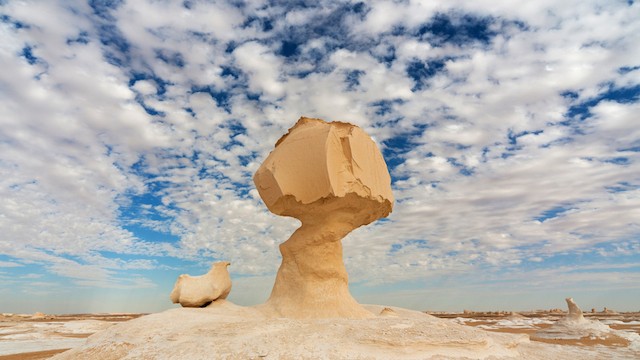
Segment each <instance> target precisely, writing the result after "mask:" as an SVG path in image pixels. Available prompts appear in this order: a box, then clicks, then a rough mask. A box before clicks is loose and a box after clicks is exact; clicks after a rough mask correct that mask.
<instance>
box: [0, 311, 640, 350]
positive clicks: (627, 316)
mask: <svg viewBox="0 0 640 360" xmlns="http://www.w3.org/2000/svg"><path fill="white" fill-rule="evenodd" d="M429 314H430V315H433V316H436V317H439V318H443V319H448V320H449V321H452V322H455V323H458V324H463V325H467V326H472V327H475V328H479V329H483V330H486V331H492V332H502V333H513V334H527V335H529V337H530V338H531V340H532V341H539V342H544V343H551V344H558V345H562V346H577V347H599V348H602V347H606V348H611V349H612V350H614V349H620V348H627V347H629V346H631V345H634V344H630V341H629V340H628V339H626V338H624V337H620V336H615V335H611V336H608V337H604V338H581V339H545V338H542V337H538V336H536V332H538V331H539V330H541V329H545V328H548V327H550V326H552V325H553V324H554V323H556V322H557V321H558V320H560V319H562V318H563V317H564V316H565V315H566V314H565V313H563V312H549V311H535V312H521V313H517V314H514V313H507V312H469V311H466V312H464V313H444V312H429ZM143 315H144V314H71V315H42V314H35V315H33V314H1V315H0V360H37V359H47V358H49V357H52V356H54V355H56V354H59V353H61V352H63V351H66V350H68V349H71V348H74V347H78V346H80V345H82V344H83V343H84V342H85V339H86V338H87V337H89V336H90V335H92V334H94V333H96V332H99V331H102V330H104V329H107V328H108V327H110V326H112V325H114V324H117V323H119V322H123V321H128V320H131V319H135V318H138V317H140V316H143ZM585 317H586V318H588V319H597V320H599V321H600V322H602V323H603V324H606V325H608V326H609V327H611V328H612V329H616V330H622V331H626V332H635V333H637V334H640V313H593V314H592V313H585Z"/></svg>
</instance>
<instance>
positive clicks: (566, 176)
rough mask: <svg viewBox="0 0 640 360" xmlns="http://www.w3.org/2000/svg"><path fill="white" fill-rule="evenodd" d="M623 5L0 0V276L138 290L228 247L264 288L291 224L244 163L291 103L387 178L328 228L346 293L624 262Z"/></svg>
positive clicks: (628, 117)
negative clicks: (345, 221) (33, 275)
mask: <svg viewBox="0 0 640 360" xmlns="http://www.w3.org/2000/svg"><path fill="white" fill-rule="evenodd" d="M637 8H638V4H636V3H627V2H617V3H611V2H601V1H565V2H562V3H558V2H553V1H539V2H532V3H527V4H513V3H511V2H497V3H495V4H494V5H492V6H491V7H490V8H487V7H485V6H481V5H479V4H470V3H468V2H461V1H451V2H446V3H438V2H435V3H429V4H425V3H423V2H411V1H409V2H400V3H398V2H384V1H380V2H374V3H371V4H365V3H357V2H345V3H341V4H335V3H333V2H319V3H317V4H313V5H309V6H306V7H301V6H296V5H294V4H289V3H263V2H248V3H243V4H236V3H216V4H214V3H209V2H201V1H185V2H182V3H178V2H163V1H138V2H133V1H129V2H116V3H113V4H110V5H105V4H98V3H89V4H87V3H85V2H80V1H78V2H56V1H50V2H36V1H25V2H8V3H5V4H2V5H1V7H0V12H1V13H2V15H1V17H0V19H1V23H0V38H1V39H2V41H1V42H0V67H2V68H3V69H10V71H3V72H2V73H1V74H0V103H1V106H0V126H1V127H2V129H3V130H2V131H1V132H0V175H2V176H0V198H1V199H3V200H2V201H1V202H0V228H2V229H3V232H2V235H1V237H0V254H2V257H0V266H2V268H3V271H5V273H7V272H9V273H11V272H13V271H17V270H16V269H21V268H22V267H23V266H18V265H21V264H24V265H25V266H24V267H29V266H40V267H41V268H42V269H44V271H46V272H47V273H49V274H54V275H56V276H59V277H62V278H67V279H72V280H73V281H75V282H76V284H81V285H86V286H89V287H93V286H95V287H120V288H129V287H131V288H135V287H136V286H139V287H153V286H164V285H166V284H164V283H161V281H165V280H158V279H151V278H150V277H148V275H140V274H147V273H146V271H148V270H153V269H161V268H164V269H168V268H171V269H175V268H179V267H180V266H187V267H189V266H194V264H196V265H197V266H201V267H203V268H204V267H206V266H207V265H208V263H209V262H210V261H211V260H212V259H229V260H231V261H232V262H233V264H234V265H233V267H232V268H231V269H230V270H231V271H233V272H235V273H234V274H236V275H238V276H241V277H242V279H243V280H242V283H244V284H247V285H246V286H253V285H252V284H254V285H255V281H254V280H255V279H268V278H270V277H272V276H273V274H274V272H275V271H276V269H277V266H278V262H279V260H278V258H279V253H278V250H277V244H278V243H280V242H281V241H283V240H284V239H286V238H287V237H288V236H289V234H290V233H291V232H292V231H293V230H294V229H295V228H296V226H297V221H295V220H293V219H287V218H279V217H276V216H274V215H272V214H270V213H268V212H267V210H266V208H265V207H264V206H263V204H262V202H261V200H260V199H259V196H258V194H257V192H256V191H255V189H254V188H253V183H252V180H251V176H252V174H253V173H254V172H255V170H256V169H257V168H258V166H259V164H260V162H261V161H262V159H264V158H265V157H266V156H267V154H268V152H269V151H270V150H271V149H272V148H273V144H274V143H275V141H276V140H277V139H278V138H279V137H280V135H281V134H282V133H284V132H286V129H287V128H288V127H290V126H291V125H292V124H293V123H294V122H295V120H296V119H297V118H298V117H299V116H302V115H305V116H317V117H322V118H325V119H327V120H343V121H350V122H353V123H355V124H357V125H359V126H361V127H363V128H364V129H365V130H366V131H367V132H368V133H370V134H371V135H372V136H373V138H374V139H375V141H376V142H377V143H378V144H379V146H380V147H381V149H382V150H383V153H384V156H385V158H386V160H387V162H388V164H389V168H390V171H391V173H392V177H393V188H394V192H395V195H396V198H397V202H396V207H395V209H394V212H393V213H392V215H391V216H390V218H389V219H388V220H387V221H381V222H378V223H375V224H372V225H370V226H368V227H365V228H362V229H358V230H356V231H355V232H354V233H353V234H351V235H350V236H349V237H348V238H347V239H345V241H344V242H345V261H346V263H347V267H348V269H349V272H350V274H351V280H352V281H353V282H354V283H355V284H357V289H356V290H357V291H363V292H366V290H362V289H366V288H367V287H369V288H376V287H378V286H391V285H393V284H402V283H407V282H409V283H411V282H417V284H419V285H413V286H414V287H418V288H419V287H421V286H424V282H428V281H431V279H436V278H462V277H463V276H465V275H464V274H466V273H469V272H477V271H478V270H480V269H481V270H485V271H500V270H505V269H509V270H510V271H511V270H514V269H515V270H516V271H526V269H528V268H527V266H530V264H539V265H540V266H543V267H544V266H545V264H547V262H548V261H550V260H553V259H555V258H556V257H558V256H562V255H563V254H580V255H581V256H588V257H593V259H594V261H597V260H598V259H601V258H603V257H608V258H615V259H619V258H620V259H621V258H624V257H628V256H632V257H633V256H635V257H637V256H638V251H639V246H638V242H637V240H636V239H637V236H638V234H639V233H640V224H639V223H638V220H637V219H639V218H640V213H638V211H639V210H638V209H640V171H639V170H638V169H639V168H638V151H639V146H640V142H639V140H638V139H639V138H640V137H639V136H640V134H639V133H638V127H637V124H635V123H636V120H635V115H636V114H637V113H638V110H640V109H638V106H639V104H640V102H639V98H638V94H639V91H640V90H639V86H640V85H638V84H639V80H640V78H639V76H640V68H639V67H640V64H638V62H637V59H638V58H640V53H639V50H638V49H640V46H638V44H639V43H640V39H639V36H640V35H638V34H640V28H639V26H640V25H639V24H638V21H636V19H635V17H634V16H633V15H634V14H635V13H637ZM594 271H595V270H593V269H587V270H585V273H587V274H591V273H592V272H594ZM124 273H130V274H136V275H135V276H133V275H132V277H131V278H130V279H127V278H126V276H124V275H123V274H124ZM612 273H614V272H613V271H612ZM145 276H147V277H145ZM251 276H256V278H255V279H254V278H251ZM544 276H550V277H551V276H553V274H542V273H541V275H540V278H541V279H542V278H544ZM585 276H586V275H585ZM467 280H468V281H470V282H472V283H473V282H475V283H481V282H482V281H484V280H483V279H481V278H480V277H476V278H473V277H472V278H469V279H467ZM576 281H577V280H576ZM558 286H560V285H558ZM358 289H360V290H358ZM261 291H262V292H261V294H260V295H259V296H258V295H256V297H255V299H258V298H262V297H264V296H262V295H264V292H265V291H267V290H264V289H263V290H261ZM357 291H356V292H357ZM416 291H418V290H416ZM239 298H241V299H242V302H245V303H250V302H251V301H250V298H251V296H250V294H248V293H246V292H245V293H242V294H239Z"/></svg>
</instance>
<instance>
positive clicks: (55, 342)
mask: <svg viewBox="0 0 640 360" xmlns="http://www.w3.org/2000/svg"><path fill="white" fill-rule="evenodd" d="M113 324H115V323H113V322H105V321H99V320H77V321H69V322H60V321H51V322H16V323H10V322H5V323H2V325H3V326H2V327H0V356H1V355H11V354H19V353H26V352H31V351H43V350H55V349H69V348H75V347H78V346H81V345H83V344H84V343H85V342H86V336H89V335H90V334H93V333H96V332H98V331H102V330H104V329H106V328H108V327H110V326H112V325H113ZM85 335H86V336H85Z"/></svg>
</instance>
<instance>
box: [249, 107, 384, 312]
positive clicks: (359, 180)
mask: <svg viewBox="0 0 640 360" xmlns="http://www.w3.org/2000/svg"><path fill="white" fill-rule="evenodd" d="M253 180H254V182H255V184H256V187H257V189H258V192H259V193H260V196H261V197H262V199H263V200H264V203H265V204H266V205H267V208H269V210H270V211H271V212H273V213H275V214H277V215H282V216H291V217H294V218H297V219H299V220H300V221H301V222H302V226H301V227H300V228H299V229H297V230H296V231H295V232H294V233H293V235H291V237H290V238H289V239H288V240H287V241H285V242H284V243H282V244H281V245H280V252H281V253H282V264H281V265H280V269H279V270H278V275H277V277H276V281H275V284H274V286H273V290H272V292H271V296H270V298H269V300H268V301H267V303H266V304H265V307H264V309H265V310H267V311H272V312H273V313H274V314H275V315H276V316H284V317H293V318H327V317H348V318H366V317H372V316H374V315H373V314H371V313H370V312H369V311H367V310H365V309H364V308H363V307H362V306H360V305H359V304H358V303H357V302H356V301H355V300H354V299H353V297H352V296H351V294H350V293H349V288H348V276H347V271H346V269H345V267H344V263H343V261H342V243H341V242H340V240H341V239H342V238H343V237H345V236H346V235H347V234H348V233H349V232H351V231H352V230H354V229H356V228H357V227H360V226H362V225H366V224H369V223H371V222H372V221H374V220H376V219H379V218H382V217H385V216H387V215H389V213H390V212H391V210H392V207H393V194H392V193H391V178H390V176H389V171H388V170H387V165H386V164H385V162H384V159H383V157H382V154H381V153H380V150H379V149H378V147H377V146H376V144H375V143H374V142H373V140H371V138H370V137H369V136H368V135H367V134H366V133H365V132H364V131H362V129H360V128H359V127H357V126H354V125H351V124H348V123H343V122H331V123H327V122H325V121H323V120H320V119H310V118H304V117H303V118H300V120H298V122H297V123H296V124H295V126H294V127H292V128H291V129H289V132H288V133H287V134H286V135H284V136H283V137H282V138H280V140H278V142H277V143H276V147H275V149H274V150H273V151H272V152H271V153H270V154H269V156H268V157H267V159H266V160H265V161H264V163H263V164H262V166H260V168H259V169H258V171H257V172H256V174H255V175H254V178H253Z"/></svg>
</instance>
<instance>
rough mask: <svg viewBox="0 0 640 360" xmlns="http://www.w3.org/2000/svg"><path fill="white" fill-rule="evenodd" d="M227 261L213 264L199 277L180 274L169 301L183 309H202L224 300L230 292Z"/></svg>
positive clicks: (228, 263)
mask: <svg viewBox="0 0 640 360" xmlns="http://www.w3.org/2000/svg"><path fill="white" fill-rule="evenodd" d="M229 265H231V263H230V262H228V261H220V262H216V263H213V265H211V269H210V270H209V272H208V273H206V274H204V275H200V276H191V275H188V274H182V275H180V276H179V277H178V280H177V281H176V284H175V285H174V286H173V291H171V295H170V298H171V301H172V302H173V303H174V304H178V303H180V305H182V306H183V307H202V306H206V305H208V304H210V303H211V302H213V301H215V300H218V299H226V298H227V296H228V295H229V292H231V277H230V276H229V271H228V270H227V267H228V266H229Z"/></svg>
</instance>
